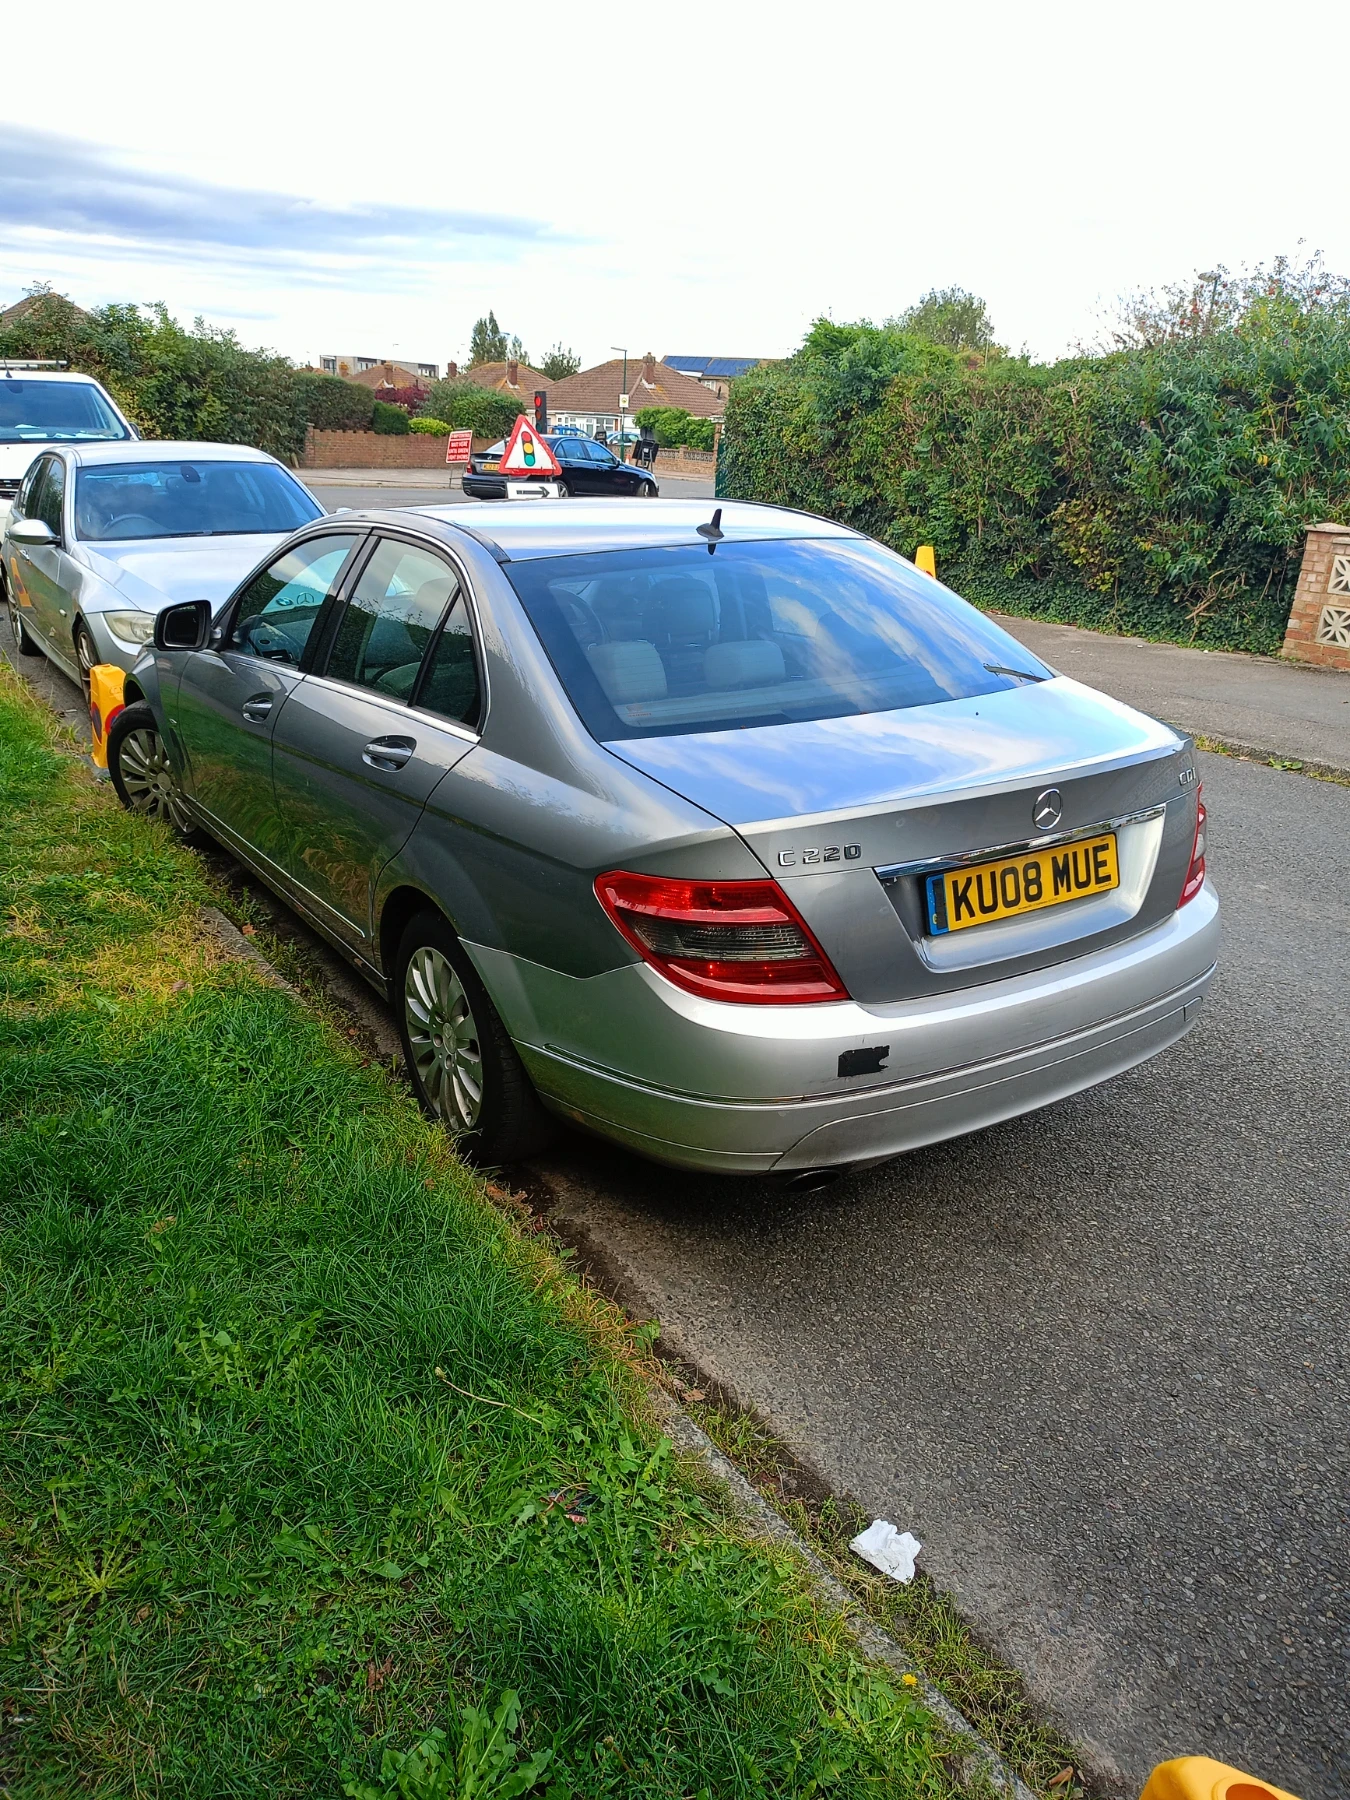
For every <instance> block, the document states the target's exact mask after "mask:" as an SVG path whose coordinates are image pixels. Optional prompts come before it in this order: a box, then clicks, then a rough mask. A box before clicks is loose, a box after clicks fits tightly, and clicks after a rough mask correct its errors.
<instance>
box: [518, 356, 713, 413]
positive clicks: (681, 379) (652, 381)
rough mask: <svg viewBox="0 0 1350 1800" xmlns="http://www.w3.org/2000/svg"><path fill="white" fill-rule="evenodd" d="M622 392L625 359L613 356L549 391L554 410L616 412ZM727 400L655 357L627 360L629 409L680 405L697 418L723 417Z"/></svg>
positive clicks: (555, 411)
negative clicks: (724, 400)
mask: <svg viewBox="0 0 1350 1800" xmlns="http://www.w3.org/2000/svg"><path fill="white" fill-rule="evenodd" d="M622 392H623V358H622V357H621V356H616V357H613V358H612V359H611V360H610V361H609V362H603V363H598V364H597V365H596V367H595V368H593V369H582V370H581V371H580V373H579V374H576V375H569V376H568V377H567V379H566V381H556V382H554V383H553V385H552V386H551V387H550V388H549V390H548V409H549V411H550V412H551V413H559V412H578V413H617V412H618V410H619V395H620V394H621V393H622ZM724 404H725V403H724V402H723V401H722V400H720V399H719V398H718V397H717V395H716V394H714V393H713V392H712V390H711V389H710V388H705V387H704V386H703V385H702V384H701V383H700V382H697V381H694V380H692V379H691V378H690V377H689V376H688V375H681V374H680V372H679V370H678V369H672V368H668V367H667V366H666V364H665V363H659V362H657V361H656V359H655V357H653V356H647V357H645V358H644V357H632V356H630V357H629V359H628V411H629V412H630V413H635V412H641V411H642V409H643V408H644V407H646V406H680V407H683V408H684V410H685V411H686V412H688V413H692V414H693V415H694V417H695V418H696V419H720V418H721V416H722V412H723V408H724Z"/></svg>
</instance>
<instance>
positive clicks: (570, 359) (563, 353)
mask: <svg viewBox="0 0 1350 1800" xmlns="http://www.w3.org/2000/svg"><path fill="white" fill-rule="evenodd" d="M580 367H581V358H580V357H579V356H578V355H577V354H576V352H575V351H574V350H564V349H563V347H562V343H561V341H559V342H558V343H556V344H555V345H554V346H553V348H552V349H551V350H550V351H549V353H548V355H547V356H546V357H545V358H544V360H543V362H541V363H540V365H539V370H540V373H541V374H543V375H547V376H548V378H549V380H550V381H566V379H567V377H568V376H569V375H575V374H576V372H577V370H578V369H579V368H580Z"/></svg>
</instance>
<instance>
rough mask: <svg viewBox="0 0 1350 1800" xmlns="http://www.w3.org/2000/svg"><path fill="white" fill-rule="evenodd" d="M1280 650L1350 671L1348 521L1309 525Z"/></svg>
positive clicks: (1326, 667) (1301, 658) (1325, 665)
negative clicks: (1342, 523)
mask: <svg viewBox="0 0 1350 1800" xmlns="http://www.w3.org/2000/svg"><path fill="white" fill-rule="evenodd" d="M1284 654H1285V655H1286V656H1295V657H1297V658H1298V660H1299V661H1300V662H1309V663H1317V664H1319V665H1320V666H1321V667H1322V668H1324V669H1344V670H1346V672H1347V673H1350V525H1313V526H1311V527H1310V528H1309V531H1308V537H1307V541H1306V543H1305V544H1304V546H1303V566H1302V568H1301V569H1300V570H1299V576H1298V587H1297V588H1296V589H1295V591H1294V604H1293V607H1292V609H1291V610H1290V613H1289V624H1288V627H1287V629H1286V630H1285V634H1284Z"/></svg>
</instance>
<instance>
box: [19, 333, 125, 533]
mask: <svg viewBox="0 0 1350 1800" xmlns="http://www.w3.org/2000/svg"><path fill="white" fill-rule="evenodd" d="M140 435H141V434H140V432H139V431H137V429H136V427H135V426H134V425H133V424H132V423H131V422H130V420H129V419H127V418H126V417H125V416H124V415H123V413H122V412H121V411H120V410H119V409H118V406H117V403H116V401H115V400H114V399H113V397H112V395H111V394H109V393H108V391H107V389H106V388H103V387H101V386H100V385H99V383H98V382H97V381H95V380H94V378H93V377H92V376H91V375H74V374H71V373H69V372H67V371H66V370H64V369H61V368H59V367H58V366H57V365H55V364H53V363H41V362H18V361H8V362H7V361H4V360H0V531H3V530H4V526H5V521H6V520H7V519H8V517H9V509H10V506H11V505H12V503H13V500H14V496H15V495H16V494H17V493H18V491H19V484H20V482H22V480H23V478H24V476H25V475H26V474H27V473H28V468H29V464H30V463H31V462H32V461H33V459H34V457H35V456H37V455H38V453H39V452H40V451H42V450H45V449H46V448H47V447H48V445H50V444H96V443H97V444H108V443H117V442H120V441H124V440H126V439H128V438H138V437H139V436H140Z"/></svg>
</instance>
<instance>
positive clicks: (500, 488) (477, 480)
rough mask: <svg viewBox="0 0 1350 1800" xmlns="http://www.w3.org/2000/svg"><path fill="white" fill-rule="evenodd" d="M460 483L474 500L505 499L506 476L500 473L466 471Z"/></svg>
mask: <svg viewBox="0 0 1350 1800" xmlns="http://www.w3.org/2000/svg"><path fill="white" fill-rule="evenodd" d="M460 485H461V486H462V487H463V490H464V492H465V493H466V494H470V495H472V497H473V498H474V499H475V500H505V498H506V478H505V477H504V476H502V475H472V474H469V473H468V472H467V471H466V472H465V474H464V475H463V476H462V477H461V482H460Z"/></svg>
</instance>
